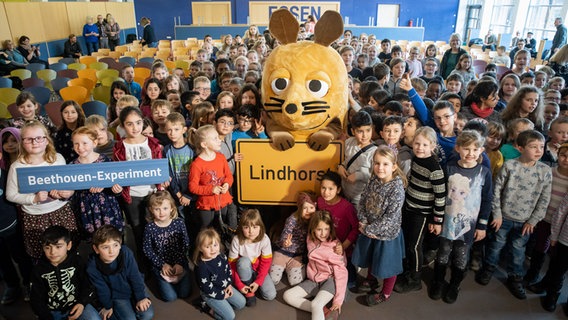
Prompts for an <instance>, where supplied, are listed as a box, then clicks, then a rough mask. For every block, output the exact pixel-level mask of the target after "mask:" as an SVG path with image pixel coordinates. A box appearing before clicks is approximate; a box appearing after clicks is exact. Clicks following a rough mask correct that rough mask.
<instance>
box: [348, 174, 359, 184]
mask: <svg viewBox="0 0 568 320" xmlns="http://www.w3.org/2000/svg"><path fill="white" fill-rule="evenodd" d="M355 180H357V177H356V175H355V173H352V174H350V175H348V176H347V181H349V182H351V183H354V182H355Z"/></svg>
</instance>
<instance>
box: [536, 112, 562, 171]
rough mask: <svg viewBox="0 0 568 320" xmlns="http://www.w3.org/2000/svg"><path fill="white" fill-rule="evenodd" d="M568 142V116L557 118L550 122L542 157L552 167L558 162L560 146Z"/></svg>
mask: <svg viewBox="0 0 568 320" xmlns="http://www.w3.org/2000/svg"><path fill="white" fill-rule="evenodd" d="M564 142H568V118H566V117H561V118H556V119H554V120H553V121H552V123H551V124H550V130H549V131H548V139H547V141H546V144H545V145H544V155H543V156H542V158H541V159H540V161H541V162H544V163H546V164H547V165H549V166H551V167H555V166H556V164H557V163H558V148H559V147H560V146H561V145H562V144H563V143H564Z"/></svg>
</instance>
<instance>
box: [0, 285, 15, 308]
mask: <svg viewBox="0 0 568 320" xmlns="http://www.w3.org/2000/svg"><path fill="white" fill-rule="evenodd" d="M19 296H20V288H17V287H16V288H9V287H6V289H4V294H3V295H2V300H1V301H0V304H2V305H9V304H12V303H14V302H16V300H17V299H18V297H19Z"/></svg>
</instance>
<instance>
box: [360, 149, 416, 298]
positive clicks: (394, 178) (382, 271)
mask: <svg viewBox="0 0 568 320" xmlns="http://www.w3.org/2000/svg"><path fill="white" fill-rule="evenodd" d="M373 173H374V174H373V176H372V177H371V180H370V181H369V183H368V184H367V186H366V187H365V190H364V192H363V196H362V197H361V202H360V205H359V210H358V211H357V217H358V218H359V232H361V234H360V235H359V238H358V239H357V244H356V245H355V250H354V251H353V264H354V265H355V266H357V267H361V268H369V270H368V274H369V275H370V276H372V277H375V278H377V279H384V281H383V288H382V290H381V292H380V293H371V294H369V295H367V304H368V305H375V304H378V303H381V302H384V301H386V300H388V299H389V297H390V295H391V293H392V289H393V287H394V284H395V282H396V276H397V275H398V274H400V273H402V259H403V258H404V239H403V236H402V232H401V228H400V225H401V221H402V212H401V209H402V204H403V203H404V187H405V185H406V176H405V175H404V173H403V172H402V170H401V169H400V168H399V167H398V165H397V161H396V154H395V153H394V151H393V150H392V149H390V148H388V147H386V146H380V147H379V148H377V150H376V151H375V153H374V156H373ZM369 275H368V276H367V278H368V279H369V278H370V276H369ZM369 287H370V285H369Z"/></svg>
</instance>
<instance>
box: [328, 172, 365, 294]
mask: <svg viewBox="0 0 568 320" xmlns="http://www.w3.org/2000/svg"><path fill="white" fill-rule="evenodd" d="M320 192H321V194H320V196H319V197H318V209H320V210H326V211H329V213H330V214H331V217H332V218H333V223H334V225H335V231H336V234H337V239H338V240H339V241H341V246H342V248H343V252H345V254H346V256H347V259H348V260H347V269H348V270H349V284H348V286H350V287H353V286H355V281H356V277H357V272H356V270H355V267H354V266H353V264H352V263H351V261H350V260H351V254H352V253H353V246H354V245H355V240H357V236H358V235H359V221H358V220H357V212H356V210H355V207H354V206H353V205H352V204H351V203H350V202H349V201H347V199H345V198H344V197H343V196H342V195H341V177H340V176H339V174H338V173H336V172H333V171H328V172H326V173H325V174H324V175H323V176H322V177H321V186H320Z"/></svg>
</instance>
